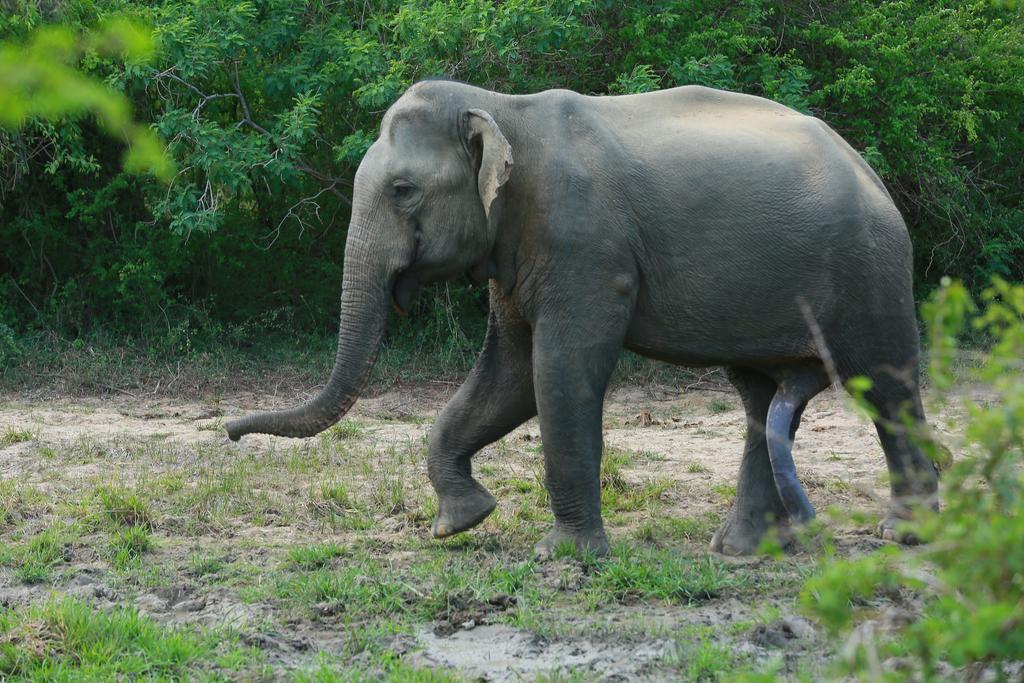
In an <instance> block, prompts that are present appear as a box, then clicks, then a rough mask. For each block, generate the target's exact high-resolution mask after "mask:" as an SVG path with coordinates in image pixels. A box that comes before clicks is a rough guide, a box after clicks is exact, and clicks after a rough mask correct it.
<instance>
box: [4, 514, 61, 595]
mask: <svg viewBox="0 0 1024 683" xmlns="http://www.w3.org/2000/svg"><path fill="white" fill-rule="evenodd" d="M70 536H71V534H70V531H69V530H68V529H67V528H66V527H65V526H64V525H62V524H55V525H54V526H51V527H49V528H48V529H45V530H43V531H42V532H40V533H38V534H36V535H35V536H33V537H32V538H31V539H29V540H28V542H27V543H25V545H24V546H23V547H22V549H21V552H20V553H14V555H15V557H16V560H15V561H16V562H17V565H18V567H17V570H16V571H15V576H16V577H17V578H18V580H19V581H21V582H22V583H28V584H34V583H47V582H49V581H50V579H51V578H52V575H53V570H54V568H55V567H56V566H57V565H59V564H62V563H64V562H66V561H67V560H68V559H69V557H70V548H69V546H70Z"/></svg>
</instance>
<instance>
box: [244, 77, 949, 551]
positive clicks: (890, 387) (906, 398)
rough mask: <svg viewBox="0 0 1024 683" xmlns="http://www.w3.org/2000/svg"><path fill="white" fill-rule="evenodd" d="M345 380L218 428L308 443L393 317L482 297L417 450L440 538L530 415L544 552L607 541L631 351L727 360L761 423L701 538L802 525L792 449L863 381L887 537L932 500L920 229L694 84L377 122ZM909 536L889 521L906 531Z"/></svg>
mask: <svg viewBox="0 0 1024 683" xmlns="http://www.w3.org/2000/svg"><path fill="white" fill-rule="evenodd" d="M345 248H346V253H345V258H344V272H343V278H342V291H341V323H340V332H339V338H338V346H337V355H336V358H335V363H334V368H333V370H332V372H331V375H330V379H329V380H328V382H327V384H326V386H325V387H324V389H323V390H322V391H321V392H320V393H319V394H318V395H317V396H315V397H314V398H313V399H311V400H310V401H308V402H307V403H305V404H303V405H301V406H299V407H296V408H292V409H289V410H283V411H278V412H264V413H258V414H255V415H250V416H248V417H244V418H241V419H238V420H234V421H231V422H229V423H228V424H227V425H226V428H227V432H228V436H229V437H230V438H231V439H233V440H237V439H238V438H240V437H241V436H242V435H244V434H248V433H252V432H261V433H266V434H276V435H282V436H290V437H307V436H312V435H314V434H316V433H318V432H320V431H322V430H324V429H326V428H327V427H329V426H330V425H332V424H333V423H335V422H336V421H338V420H339V419H341V417H342V416H343V415H344V414H345V413H346V411H348V410H349V408H350V407H351V406H352V404H353V403H354V402H355V400H356V399H357V397H358V396H359V394H360V392H361V391H362V390H363V389H364V388H365V385H366V383H367V378H368V374H369V372H370V369H371V366H372V365H373V363H374V361H375V358H376V355H377V353H378V349H379V348H380V346H381V342H382V338H383V336H384V333H385V323H386V320H387V315H388V312H389V307H390V306H391V305H392V304H393V305H394V307H396V308H397V309H398V310H399V311H406V310H408V309H409V307H410V305H411V304H412V302H413V301H414V299H415V297H416V295H417V294H418V292H419V291H420V290H421V288H422V287H423V285H424V284H426V283H430V282H434V281H439V280H444V279H450V278H453V277H455V276H459V275H462V274H464V273H469V274H470V275H471V276H472V277H474V278H475V279H476V280H477V281H479V282H481V283H484V282H486V283H487V284H488V287H489V296H490V311H489V314H488V324H487V332H486V335H485V340H484V343H483V348H482V350H481V352H480V355H479V357H478V359H477V361H476V364H475V366H474V367H473V369H472V370H471V371H470V373H469V374H468V376H467V378H466V380H465V383H464V384H462V386H461V387H460V388H459V389H458V391H457V392H456V393H455V395H454V396H453V398H452V399H451V400H450V401H449V402H448V404H447V405H446V406H445V407H444V409H443V410H442V411H441V413H440V415H439V416H438V418H437V421H436V423H435V424H434V426H433V428H432V431H431V434H430V437H429V442H428V476H429V479H430V482H431V484H432V485H433V488H434V490H435V492H436V494H437V497H438V512H437V516H436V518H435V520H434V521H433V526H432V532H433V535H434V536H435V537H438V538H443V537H446V536H450V535H452V534H456V533H459V532H462V531H465V530H467V529H470V528H471V527H474V526H475V525H477V524H479V523H480V522H481V521H483V520H484V519H485V518H486V517H487V516H488V515H489V514H490V513H491V512H492V511H493V510H494V508H495V506H496V501H495V499H494V497H493V496H492V495H491V493H490V492H489V491H488V490H487V489H486V488H485V487H484V486H483V485H481V484H480V483H479V482H478V481H477V480H476V479H475V478H474V477H473V474H472V466H471V462H472V458H473V455H474V454H475V453H477V452H478V451H479V450H480V449H481V448H483V447H485V446H486V445H488V444H490V443H492V442H494V441H497V440H498V439H500V438H502V437H503V436H504V435H506V434H507V433H509V432H510V431H511V430H513V429H515V428H516V427H518V426H519V425H521V424H522V423H524V422H525V421H527V420H529V419H531V418H533V417H535V416H537V417H538V418H539V423H540V431H541V437H542V442H543V449H544V467H545V485H546V487H547V489H548V492H549V494H550V500H551V508H552V512H553V515H554V524H553V527H552V528H551V530H550V532H548V533H547V535H546V536H544V537H543V538H542V539H541V540H540V541H539V543H538V544H537V546H536V549H537V552H538V554H540V555H541V556H544V555H549V554H550V553H551V552H552V551H553V550H554V549H555V548H556V547H558V546H560V545H561V544H562V543H571V544H572V545H574V546H575V547H576V548H577V549H578V550H580V551H592V552H594V553H597V554H602V553H607V552H608V548H609V546H608V540H607V536H606V534H605V530H604V525H603V521H602V516H601V487H600V463H601V455H602V413H603V404H604V397H605V392H606V389H607V387H608V384H609V380H610V377H611V375H612V371H613V369H614V368H615V366H616V363H617V361H618V358H619V357H620V355H621V351H622V349H623V348H626V349H630V350H632V351H634V352H636V353H638V354H640V355H643V356H646V357H649V358H653V359H657V360H661V361H666V362H669V363H674V364H678V365H684V366H700V367H723V368H725V369H726V373H727V377H728V379H729V381H730V382H731V383H732V384H733V385H734V386H735V388H736V390H737V391H738V392H739V395H740V397H741V398H742V402H743V406H744V409H745V411H746V421H747V433H746V437H745V439H746V443H745V446H744V450H743V456H742V461H741V465H740V471H739V480H738V483H737V493H736V496H735V499H734V502H733V506H732V509H731V510H730V512H729V513H728V515H727V517H726V519H725V521H724V523H723V525H722V526H721V528H720V529H718V531H717V532H716V533H715V534H714V537H713V540H712V549H713V550H716V551H718V552H721V553H726V554H749V553H753V552H756V551H757V548H758V546H759V544H760V542H761V541H762V539H763V538H764V537H765V535H766V534H767V533H768V532H769V531H770V530H773V529H777V530H787V529H791V528H793V527H795V526H798V525H800V524H802V523H805V522H807V521H808V520H810V519H812V518H813V517H814V510H813V508H812V506H811V504H810V502H809V501H808V499H807V496H806V494H805V492H804V490H803V488H802V487H801V486H800V483H799V481H798V479H797V478H796V474H795V470H794V466H793V458H792V445H793V440H794V437H795V434H796V431H797V427H798V426H799V423H800V418H801V413H802V412H803V410H804V407H805V406H806V405H807V402H808V401H809V400H810V399H811V398H812V397H813V396H815V395H816V394H818V393H819V392H820V391H822V390H823V389H825V388H826V387H828V386H830V385H831V384H833V383H836V382H840V383H842V382H846V381H847V380H849V379H850V378H854V377H858V378H861V377H863V378H867V380H869V383H870V388H869V389H868V390H867V391H866V392H865V393H864V396H863V398H864V399H865V400H866V402H867V404H868V405H869V406H870V408H871V410H872V411H873V420H874V422H875V426H876V428H877V431H878V436H879V439H880V440H881V445H882V447H883V450H884V452H885V460H886V463H887V466H888V470H889V473H890V487H891V502H890V505H889V511H888V513H887V514H886V515H885V516H884V519H883V520H882V522H881V523H880V525H879V531H880V533H881V534H882V535H883V536H884V537H887V538H893V537H898V540H905V541H910V540H911V539H910V538H909V537H905V536H904V535H903V533H904V532H903V525H902V523H901V522H902V520H904V519H906V518H907V516H908V514H909V512H910V511H911V510H912V509H913V508H915V507H917V506H920V505H930V506H932V507H933V508H934V507H935V506H936V505H937V502H936V501H937V485H938V479H937V470H936V468H935V467H934V465H933V463H932V462H931V460H930V459H928V458H927V457H926V455H925V453H924V449H923V448H922V446H921V443H920V441H919V439H917V438H916V436H915V433H917V432H920V431H921V430H923V429H926V423H925V416H924V412H923V408H922V403H921V396H920V390H919V370H918V357H919V353H920V351H919V345H920V339H919V332H918V326H917V320H916V316H915V304H914V298H913V292H912V251H911V243H910V238H909V234H908V231H907V228H906V226H905V224H904V222H903V219H902V217H901V215H900V213H899V211H898V210H897V208H896V206H895V204H894V202H893V200H892V198H891V197H890V195H889V193H888V192H887V190H886V188H885V186H884V185H883V184H882V182H881V180H880V179H879V178H878V176H877V175H876V174H875V173H874V172H873V171H872V170H871V168H870V167H869V166H868V165H867V164H866V163H865V162H864V160H863V159H862V158H861V157H860V156H859V155H858V154H857V152H856V151H854V149H853V148H852V147H850V145H849V144H847V143H846V142H845V141H844V140H843V139H842V138H841V137H840V136H839V135H838V134H837V133H836V132H834V131H833V130H832V129H831V128H829V127H828V126H827V125H826V124H825V123H823V122H822V121H821V120H819V119H817V118H815V117H813V116H809V115H805V114H802V113H800V112H797V111H795V110H793V109H790V108H788V107H786V106H783V105H782V104H778V103H776V102H773V101H770V100H768V99H764V98H760V97H756V96H753V95H748V94H740V93H733V92H726V91H721V90H716V89H711V88H707V87H701V86H682V87H678V88H673V89H667V90H662V91H657V92H649V93H643V94H631V95H620V96H586V95H581V94H578V93H575V92H572V91H569V90H548V91H544V92H539V93H536V94H528V95H508V94H502V93H497V92H492V91H488V90H485V89H481V88H478V87H474V86H472V85H468V84H464V83H459V82H455V81H448V80H429V81H421V82H418V83H416V84H414V85H413V86H411V87H410V88H409V89H408V90H406V91H405V92H404V93H403V94H402V96H401V97H400V98H399V99H398V100H397V101H396V102H395V103H394V104H393V105H392V106H391V107H390V108H389V109H388V110H387V112H386V113H385V115H384V117H383V119H382V121H381V127H380V134H379V137H378V138H377V140H376V141H375V142H374V143H373V144H372V145H371V146H370V147H369V149H368V151H367V152H366V155H365V157H364V158H363V160H362V162H361V163H360V165H359V167H358V169H357V171H356V174H355V178H354V185H353V197H352V214H351V222H350V227H349V232H348V235H347V238H346V246H345ZM898 526H899V530H898Z"/></svg>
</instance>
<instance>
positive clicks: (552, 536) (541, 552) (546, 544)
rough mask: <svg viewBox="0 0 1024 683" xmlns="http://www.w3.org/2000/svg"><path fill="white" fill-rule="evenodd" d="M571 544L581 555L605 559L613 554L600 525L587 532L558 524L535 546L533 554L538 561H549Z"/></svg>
mask: <svg viewBox="0 0 1024 683" xmlns="http://www.w3.org/2000/svg"><path fill="white" fill-rule="evenodd" d="M570 544H571V547H573V548H574V549H575V551H576V553H578V554H580V555H584V554H586V555H595V556H597V557H604V556H605V555H607V554H608V553H609V552H611V548H610V547H609V546H608V537H607V536H605V534H604V526H603V525H601V524H600V523H598V525H597V526H596V527H593V528H591V529H587V530H585V531H570V530H567V529H563V528H562V527H560V526H559V525H558V524H557V523H556V524H555V528H554V529H552V530H551V531H549V532H548V534H547V535H546V536H545V537H544V538H542V539H541V540H540V542H539V543H537V545H535V546H534V548H533V553H534V555H535V556H536V557H537V559H538V560H548V559H550V558H551V557H553V556H554V554H555V552H556V551H558V550H559V549H560V548H562V547H564V546H569V545H570Z"/></svg>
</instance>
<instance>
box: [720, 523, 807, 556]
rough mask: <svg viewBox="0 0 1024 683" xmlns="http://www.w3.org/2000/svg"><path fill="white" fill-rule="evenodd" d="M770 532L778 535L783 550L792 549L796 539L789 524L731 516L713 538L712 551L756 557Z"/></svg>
mask: <svg viewBox="0 0 1024 683" xmlns="http://www.w3.org/2000/svg"><path fill="white" fill-rule="evenodd" d="M770 532H774V533H775V534H776V537H777V540H778V542H779V544H780V545H781V546H782V547H783V548H788V547H790V546H791V545H792V544H793V541H794V539H795V529H794V527H793V525H792V524H790V523H789V522H782V521H769V520H768V518H767V517H765V518H763V519H760V520H755V519H751V518H746V517H744V518H737V517H736V515H733V514H730V515H729V518H728V519H727V520H726V521H725V524H723V525H722V526H721V527H719V529H718V531H716V532H715V535H714V536H713V537H712V538H711V550H713V551H714V552H716V553H721V554H722V555H731V556H737V555H754V554H756V553H757V551H758V549H759V548H760V547H761V542H762V541H764V539H765V537H766V536H768V535H769V533H770Z"/></svg>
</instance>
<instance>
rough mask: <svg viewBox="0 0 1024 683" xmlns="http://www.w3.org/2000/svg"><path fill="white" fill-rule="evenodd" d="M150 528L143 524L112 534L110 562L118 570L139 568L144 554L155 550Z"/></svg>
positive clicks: (118, 530) (115, 531)
mask: <svg viewBox="0 0 1024 683" xmlns="http://www.w3.org/2000/svg"><path fill="white" fill-rule="evenodd" d="M153 545H154V544H153V539H152V537H151V536H150V534H149V528H148V527H146V526H143V525H141V524H136V525H135V526H129V527H121V528H118V529H116V530H114V531H113V532H112V533H111V534H110V547H109V551H110V557H111V559H110V562H111V564H113V565H114V567H115V568H116V569H120V570H125V569H130V568H133V567H137V566H138V565H139V563H140V562H141V560H142V556H143V554H145V553H146V552H147V551H149V550H152V548H153Z"/></svg>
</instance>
